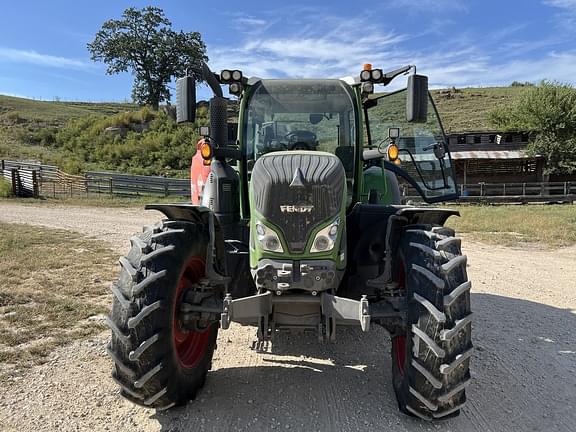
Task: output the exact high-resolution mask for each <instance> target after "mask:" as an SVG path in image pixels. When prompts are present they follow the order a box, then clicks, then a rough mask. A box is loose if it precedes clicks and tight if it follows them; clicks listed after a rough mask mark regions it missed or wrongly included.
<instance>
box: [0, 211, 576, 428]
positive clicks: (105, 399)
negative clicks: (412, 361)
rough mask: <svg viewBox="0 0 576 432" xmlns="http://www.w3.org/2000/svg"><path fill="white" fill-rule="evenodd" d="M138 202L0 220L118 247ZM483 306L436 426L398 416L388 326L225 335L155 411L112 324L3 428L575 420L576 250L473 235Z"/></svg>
mask: <svg viewBox="0 0 576 432" xmlns="http://www.w3.org/2000/svg"><path fill="white" fill-rule="evenodd" d="M158 216H159V214H157V213H155V212H149V213H145V212H143V211H140V210H135V209H94V208H90V209H86V208H70V207H62V208H59V207H44V206H41V207H40V206H39V207H35V206H28V205H27V206H20V205H9V204H5V203H1V204H0V221H6V222H18V223H30V224H37V225H43V226H49V227H57V228H65V229H70V230H76V231H79V232H82V233H84V234H86V235H89V236H92V237H96V238H101V239H104V240H106V241H109V242H110V243H111V245H112V247H114V248H115V249H117V250H118V252H119V253H121V252H123V250H124V248H125V247H126V246H127V244H128V243H127V239H128V238H129V236H130V234H132V233H133V232H136V231H139V230H140V229H141V228H140V227H141V225H143V224H145V223H150V222H152V221H154V220H156V219H157V218H158ZM464 248H465V251H464V252H465V253H466V254H467V255H468V262H469V267H468V270H469V276H470V279H471V280H472V282H473V294H472V301H473V310H474V313H475V321H474V333H473V338H474V342H475V346H476V351H475V354H474V357H473V362H472V375H473V384H472V386H471V387H470V388H469V391H468V400H469V402H468V404H467V406H466V408H465V409H464V410H463V412H462V414H461V415H460V417H458V418H456V419H452V420H448V421H445V422H442V423H438V424H430V423H425V422H421V421H418V420H414V419H411V418H408V417H406V416H403V415H401V414H399V412H398V410H397V407H396V403H395V399H394V395H393V391H392V385H391V371H390V369H391V365H390V359H389V356H390V353H389V351H390V345H389V341H388V338H387V335H386V333H385V332H384V331H382V330H381V329H380V328H376V327H375V326H374V328H373V329H372V330H371V331H370V333H368V334H362V333H361V332H360V331H355V330H349V331H345V330H342V331H340V333H339V334H338V341H337V343H336V344H332V345H318V344H317V342H316V338H315V336H314V335H310V336H304V337H290V336H287V335H284V336H281V337H279V340H278V341H277V343H276V346H275V349H276V353H275V354H274V355H271V354H257V353H255V352H253V351H251V350H250V349H249V348H248V347H249V345H250V344H251V342H252V340H253V338H254V330H253V329H251V328H243V327H240V326H233V327H232V328H231V329H230V330H228V331H222V332H221V333H220V335H219V340H218V350H217V351H216V353H215V361H214V368H213V371H212V372H211V373H210V375H209V378H208V382H207V384H206V387H205V388H204V390H203V391H202V393H201V394H200V395H199V397H198V399H197V400H196V401H194V402H192V403H190V404H189V405H188V406H186V407H183V408H178V409H175V410H171V411H168V412H162V413H160V412H159V413H156V412H154V411H152V410H146V409H143V408H140V407H136V406H134V405H131V404H130V403H128V402H126V401H124V400H123V399H121V398H120V397H119V396H118V395H117V389H116V386H115V384H114V383H113V382H112V381H111V380H110V379H109V376H110V370H111V362H110V361H109V359H108V358H107V357H106V355H105V351H104V348H105V345H106V343H107V337H108V335H107V334H102V335H100V336H99V337H97V338H94V339H92V340H85V341H82V342H79V343H75V344H73V345H70V346H67V347H64V348H61V349H59V350H57V351H56V352H55V353H54V354H53V356H52V360H51V361H50V362H49V363H47V364H45V365H42V366H38V367H36V368H34V369H32V370H31V371H30V372H28V373H27V374H26V375H25V376H23V377H22V378H20V379H19V380H17V381H13V382H9V383H8V384H7V385H6V386H5V387H4V388H3V389H2V394H1V395H0V430H2V431H28V430H30V431H32V430H33V431H79V430H82V431H84V430H86V431H101V430H110V431H196V430H198V431H227V430H230V431H234V430H249V431H268V430H303V431H304V430H305V431H312V430H318V431H324V430H326V431H357V430H360V431H364V430H366V431H372V430H374V431H375V430H387V431H435V430H442V431H576V282H575V281H576V248H574V247H573V248H569V249H562V250H555V251H549V250H543V249H540V248H537V247H535V246H528V247H526V248H525V249H510V248H492V247H489V246H486V245H483V244H480V243H475V242H472V241H465V242H464Z"/></svg>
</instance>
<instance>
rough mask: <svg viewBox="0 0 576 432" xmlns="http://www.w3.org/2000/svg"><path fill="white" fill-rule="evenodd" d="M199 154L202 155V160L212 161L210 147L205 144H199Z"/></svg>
mask: <svg viewBox="0 0 576 432" xmlns="http://www.w3.org/2000/svg"><path fill="white" fill-rule="evenodd" d="M200 154H201V155H202V159H204V160H205V161H209V160H210V159H212V146H210V144H208V143H207V142H204V143H202V144H200Z"/></svg>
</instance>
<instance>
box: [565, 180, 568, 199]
mask: <svg viewBox="0 0 576 432" xmlns="http://www.w3.org/2000/svg"><path fill="white" fill-rule="evenodd" d="M566 186H568V182H564V196H566V195H568V188H567V187H566Z"/></svg>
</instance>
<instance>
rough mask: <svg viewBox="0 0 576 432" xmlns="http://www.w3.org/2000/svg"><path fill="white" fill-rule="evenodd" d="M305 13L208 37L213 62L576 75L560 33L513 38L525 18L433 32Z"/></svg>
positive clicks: (470, 79) (493, 77)
mask: <svg viewBox="0 0 576 432" xmlns="http://www.w3.org/2000/svg"><path fill="white" fill-rule="evenodd" d="M574 3H576V0H574ZM300 16H303V15H300ZM308 16H309V17H310V18H309V19H308V20H303V21H301V22H300V23H299V25H298V26H295V27H292V28H291V29H287V28H284V27H281V26H274V27H273V28H272V29H270V30H268V31H266V32H264V33H262V34H258V35H245V36H246V38H245V40H244V41H239V43H238V45H237V46H236V47H234V48H231V47H229V46H217V45H216V46H213V45H209V47H208V48H209V50H208V53H209V55H210V58H211V59H212V61H211V67H212V68H213V69H214V70H215V71H218V70H220V69H224V68H238V69H241V70H243V71H244V73H245V75H247V76H259V77H263V78H320V77H324V78H340V77H344V76H356V75H357V74H358V73H359V71H360V69H361V67H362V64H363V63H372V64H373V65H374V67H380V68H383V69H385V70H392V69H395V68H397V67H399V66H402V65H408V64H416V65H417V66H418V71H419V72H421V73H423V74H427V75H429V77H430V84H431V86H433V87H451V86H456V87H467V86H493V85H509V84H510V83H511V82H513V81H532V82H534V81H538V80H541V79H551V80H558V81H563V82H574V81H575V77H576V51H568V48H565V49H564V51H562V50H561V49H560V48H561V44H560V45H559V44H558V41H555V40H548V39H542V40H541V41H535V42H533V41H530V42H528V41H524V40H522V39H520V38H515V39H513V40H512V41H509V37H510V35H512V34H516V33H517V32H519V31H520V30H521V29H523V28H524V25H523V24H515V25H511V26H510V27H507V28H500V29H495V30H494V32H491V33H488V34H486V33H482V34H481V35H479V34H474V33H473V32H470V33H467V34H455V35H453V36H451V35H445V36H441V37H440V38H438V37H437V38H436V39H435V40H430V34H429V33H427V32H426V31H422V30H421V31H420V33H417V34H408V33H399V32H397V31H395V30H394V28H392V27H385V26H384V25H382V24H379V25H378V27H376V26H375V25H374V24H373V19H371V18H353V17H334V16H326V15H324V16H323V18H322V21H321V22H319V21H318V20H313V18H314V17H315V16H318V15H316V14H308ZM292 29H295V30H292ZM438 39H440V40H441V42H438ZM540 42H541V43H540ZM527 47H531V48H530V49H529V48H527ZM554 48H555V49H556V50H557V51H552V50H553V49H554ZM571 49H572V48H570V50H571ZM536 53H537V56H536V55H535V54H536Z"/></svg>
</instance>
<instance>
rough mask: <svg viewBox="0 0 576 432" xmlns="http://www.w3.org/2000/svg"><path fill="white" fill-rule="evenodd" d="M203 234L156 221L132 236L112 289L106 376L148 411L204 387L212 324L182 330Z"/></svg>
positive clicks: (199, 273) (201, 260) (201, 259)
mask: <svg viewBox="0 0 576 432" xmlns="http://www.w3.org/2000/svg"><path fill="white" fill-rule="evenodd" d="M208 240H209V239H208V236H207V234H206V233H205V231H204V230H203V229H202V227H201V226H199V225H196V224H193V223H190V222H184V221H162V222H160V223H159V224H156V225H153V226H150V227H147V228H145V230H144V233H143V234H141V235H139V236H134V237H132V239H131V240H130V241H131V244H132V247H131V249H130V252H129V253H128V255H126V256H125V257H122V258H120V265H121V269H120V275H119V278H118V281H117V283H116V284H114V285H113V286H112V292H113V294H114V301H113V304H112V313H111V316H110V318H109V319H108V325H109V326H110V328H111V329H112V339H111V342H110V345H109V347H108V353H109V354H110V356H111V357H112V359H113V361H114V364H115V366H114V371H113V373H112V377H113V379H114V380H115V381H116V382H117V384H118V385H119V386H120V394H121V395H122V396H124V397H125V398H126V399H128V400H130V401H132V402H134V403H136V404H139V405H143V406H146V407H149V408H157V409H167V408H170V407H172V406H174V405H179V404H183V403H186V402H187V401H188V400H190V399H193V398H194V397H195V396H196V393H197V391H198V390H199V389H200V388H201V387H202V386H203V385H204V382H205V380H206V374H207V372H208V370H209V369H210V366H211V362H212V355H213V353H214V349H215V347H216V337H217V334H218V323H213V324H211V325H209V326H207V327H206V328H204V329H201V330H198V331H186V330H184V329H182V328H181V326H180V323H179V320H178V316H179V306H180V302H181V300H182V296H183V295H184V292H185V291H187V290H188V289H190V288H194V287H195V286H196V284H197V283H198V282H199V280H200V279H201V278H202V277H203V276H204V267H205V259H206V250H207V249H206V247H207V245H208Z"/></svg>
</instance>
